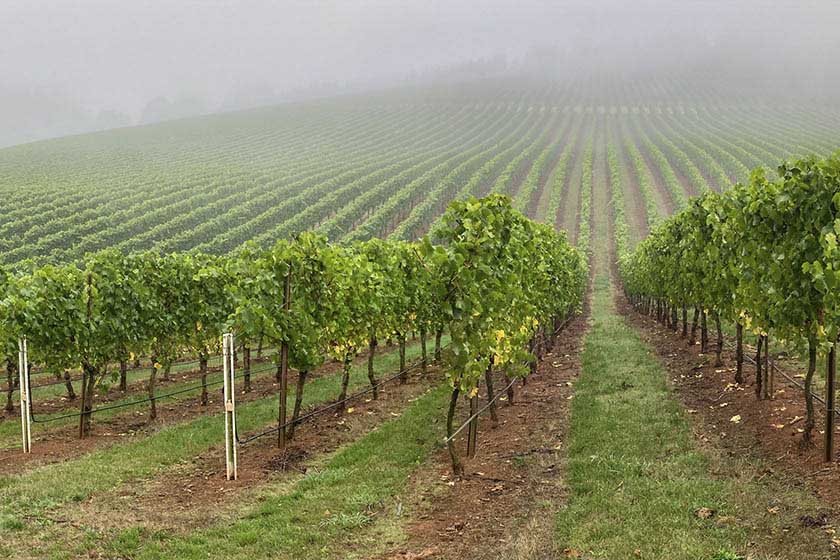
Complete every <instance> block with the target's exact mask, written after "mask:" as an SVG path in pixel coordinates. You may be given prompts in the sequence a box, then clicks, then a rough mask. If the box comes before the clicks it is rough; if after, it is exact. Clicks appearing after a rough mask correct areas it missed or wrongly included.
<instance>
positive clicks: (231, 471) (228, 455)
mask: <svg viewBox="0 0 840 560" xmlns="http://www.w3.org/2000/svg"><path fill="white" fill-rule="evenodd" d="M233 345H234V340H233V334H231V333H228V334H225V335H223V336H222V362H223V375H224V380H223V381H224V392H225V394H224V397H225V471H226V476H227V479H228V480H236V475H237V472H236V398H235V390H234V386H233V380H234V367H233V366H234V362H233Z"/></svg>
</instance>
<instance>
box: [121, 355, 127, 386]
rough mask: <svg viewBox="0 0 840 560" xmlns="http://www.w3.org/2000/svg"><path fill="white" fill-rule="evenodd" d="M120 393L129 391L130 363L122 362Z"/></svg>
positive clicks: (123, 360)
mask: <svg viewBox="0 0 840 560" xmlns="http://www.w3.org/2000/svg"><path fill="white" fill-rule="evenodd" d="M120 391H122V392H123V393H125V392H126V391H128V361H127V360H125V359H122V360H120Z"/></svg>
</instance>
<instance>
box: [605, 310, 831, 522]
mask: <svg viewBox="0 0 840 560" xmlns="http://www.w3.org/2000/svg"><path fill="white" fill-rule="evenodd" d="M619 309H620V311H621V313H622V314H623V315H624V316H625V317H626V319H627V321H628V322H629V323H630V324H631V325H633V326H635V327H636V328H637V330H638V332H639V333H640V335H641V336H642V338H643V339H644V340H645V341H646V342H647V343H648V344H649V345H650V346H651V347H652V348H654V349H655V350H656V352H657V353H658V354H659V357H660V358H661V360H662V361H663V363H664V365H665V367H666V368H667V371H668V372H669V376H670V382H671V385H672V386H673V388H674V390H675V392H676V394H677V395H678V396H679V398H680V399H681V400H682V402H683V403H684V404H685V406H686V409H687V410H688V412H689V413H690V414H691V415H695V416H696V418H697V420H698V421H697V422H695V431H696V432H697V433H696V436H697V438H698V439H699V440H700V441H702V442H704V443H710V444H713V445H715V446H717V447H719V448H721V449H723V450H724V451H725V452H726V453H727V454H729V455H730V456H733V457H744V456H747V457H750V456H754V457H758V458H760V459H761V460H763V461H765V462H766V463H767V464H768V467H767V474H775V475H779V476H782V477H783V478H785V479H786V480H789V483H790V484H791V485H793V486H803V487H806V488H808V489H809V490H812V491H814V492H815V493H816V494H817V495H819V497H820V498H822V499H823V500H824V501H825V502H826V507H827V510H835V509H836V508H837V506H838V505H840V463H838V459H840V454H838V453H837V450H835V460H834V461H833V462H830V463H826V462H824V460H823V453H824V448H823V434H824V431H823V427H824V415H823V412H822V410H820V408H819V406H818V403H815V405H816V406H817V414H816V426H817V428H816V429H815V430H814V434H813V443H812V444H811V445H807V446H803V445H802V431H803V424H804V417H805V397H804V395H803V394H802V391H801V390H800V389H799V388H797V387H795V386H793V385H792V384H789V383H788V382H786V381H785V380H784V379H783V378H782V377H781V376H779V375H777V376H776V392H775V395H774V396H773V398H772V399H768V400H759V399H757V398H756V395H755V391H754V379H755V374H754V369H753V366H751V365H750V364H749V362H745V363H744V378H745V384H744V385H737V384H735V382H734V376H735V355H734V352H729V351H725V352H724V354H723V361H724V365H723V366H722V367H714V361H715V356H714V353H713V352H712V353H708V354H703V353H701V352H700V345H699V343H698V344H695V345H694V346H689V344H688V341H687V340H686V339H684V338H682V336H681V333H675V332H673V331H671V330H670V329H667V328H665V327H664V326H663V325H661V324H660V323H658V322H657V321H656V320H655V318H653V317H648V316H645V315H642V314H640V313H638V312H637V311H636V309H635V308H634V307H633V306H632V305H630V304H629V303H627V301H626V300H625V299H624V298H619ZM698 338H699V336H698ZM787 369H790V372H791V373H794V374H799V373H802V372H796V371H794V370H793V368H792V366H790V365H788V367H787V368H786V370H787ZM835 431H836V432H837V433H840V426H838V427H835Z"/></svg>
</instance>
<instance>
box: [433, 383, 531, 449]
mask: <svg viewBox="0 0 840 560" xmlns="http://www.w3.org/2000/svg"><path fill="white" fill-rule="evenodd" d="M519 379H520V378H519V377H514V378H513V379H512V380H511V382H510V383H508V384H507V387H505V388H504V389H502V390H501V391H499V392H498V393H496V396H494V397H493V398H492V399H490V400H489V401H487V404H485V405H484V406H482V407H481V408H479V409H478V410H477V411H476V412H475V413H474V414H472V415H471V416H470V417H469V418H467V419H466V420H465V421H464V423H463V424H461V426H460V427H459V428H458V429H457V430H455V431H454V432H452V435H451V436H448V437H446V438H444V440H443V443H449V442H450V441H452V440H453V439H455V436H457V435H458V434H460V433H461V431H462V430H463V429H464V428H466V427H467V426H469V424H470V422H472V421H473V420H475V419H476V418H478V417H479V415H480V414H481V413H482V412H484V411H485V410H487V409H488V408H490V406H491V405H492V404H493V403H494V402H496V399H498V398H499V397H501V396H502V395H503V394H505V393H507V390H508V389H510V388H511V387H513V384H514V383H516V382H517V381H519Z"/></svg>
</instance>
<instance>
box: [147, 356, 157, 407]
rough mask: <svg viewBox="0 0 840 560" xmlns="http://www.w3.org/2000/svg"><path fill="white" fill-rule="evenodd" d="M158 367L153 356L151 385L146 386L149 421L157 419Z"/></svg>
mask: <svg viewBox="0 0 840 560" xmlns="http://www.w3.org/2000/svg"><path fill="white" fill-rule="evenodd" d="M157 366H158V363H157V358H155V357H154V356H152V368H151V370H150V371H149V383H148V384H147V385H146V389H147V391H148V393H149V421H152V420H154V419H155V418H157V404H156V403H155V381H157V374H158V367H157Z"/></svg>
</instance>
